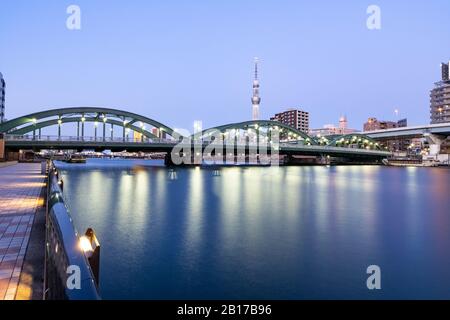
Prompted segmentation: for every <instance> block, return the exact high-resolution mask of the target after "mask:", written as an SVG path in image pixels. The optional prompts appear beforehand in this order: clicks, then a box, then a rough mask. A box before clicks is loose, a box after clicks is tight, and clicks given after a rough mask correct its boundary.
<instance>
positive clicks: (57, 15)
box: [0, 0, 450, 130]
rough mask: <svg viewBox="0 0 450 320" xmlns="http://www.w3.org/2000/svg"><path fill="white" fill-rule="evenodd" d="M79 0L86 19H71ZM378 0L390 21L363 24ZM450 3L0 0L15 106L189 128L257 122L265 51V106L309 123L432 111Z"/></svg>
mask: <svg viewBox="0 0 450 320" xmlns="http://www.w3.org/2000/svg"><path fill="white" fill-rule="evenodd" d="M70 4H77V5H79V6H80V8H81V12H82V17H81V22H82V26H81V27H82V29H81V30H79V31H71V30H68V29H67V28H66V19H67V17H68V14H66V9H67V7H68V6H69V5H70ZM371 4H376V5H378V6H380V8H381V19H382V20H381V27H382V28H381V30H369V29H367V27H366V20H367V17H368V15H367V13H366V10H367V7H368V6H369V5H371ZM449 13H450V1H448V0H434V1H411V0H409V1H407V0H396V1H392V0H389V1H388V0H371V1H364V0H352V1H350V0H347V1H344V0H343V1H335V0H329V1H326V0H315V1H299V0H294V1H283V0H282V1H265V0H259V1H253V0H249V1H247V0H239V1H238V0H226V1H225V0H223V1H213V0H210V1H187V0H186V1H174V0H168V1H167V0H165V1H149V0H145V1H138V0H134V1H112V0H109V1H107V0H72V1H64V0H58V1H50V0H48V1H44V0H33V1H31V0H28V1H23V0H19V1H18V0H0V48H1V49H0V72H2V73H3V75H4V77H5V80H6V82H7V92H6V99H7V100H6V103H7V104H6V106H7V110H6V113H7V117H8V118H9V119H11V118H14V117H16V116H20V115H24V114H27V113H31V112H36V111H40V110H43V109H46V108H55V107H63V106H108V107H114V108H118V109H125V110H130V111H133V112H136V113H140V114H143V115H146V116H149V117H151V118H154V119H156V120H159V121H161V122H163V123H165V124H167V125H168V126H171V127H176V128H186V129H189V130H192V123H193V121H194V120H203V125H204V127H205V128H206V127H211V126H214V125H219V124H223V123H229V122H237V121H244V120H249V119H250V118H251V103H250V97H251V81H252V75H253V70H252V69H253V65H252V63H253V57H255V56H258V57H259V58H260V60H261V66H260V71H261V74H260V79H261V96H262V103H261V117H262V118H268V117H270V116H271V115H272V114H274V113H275V112H278V111H281V110H283V109H285V108H288V107H299V108H301V109H304V110H306V111H309V112H310V114H311V126H312V127H322V126H323V125H324V124H328V123H337V121H338V117H339V116H340V115H341V114H346V115H347V116H348V119H349V123H350V126H352V127H356V128H358V129H361V127H362V123H363V122H364V121H365V120H366V119H367V117H369V116H375V117H378V118H382V119H394V118H395V115H394V110H395V109H396V108H398V109H399V110H400V117H408V119H409V121H410V123H411V124H422V123H428V122H429V115H428V105H429V90H430V89H431V88H432V86H433V83H434V82H435V81H437V80H439V78H440V68H439V64H440V62H441V61H447V60H449V59H450V41H449V35H450V20H449Z"/></svg>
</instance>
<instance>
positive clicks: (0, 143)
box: [0, 133, 6, 162]
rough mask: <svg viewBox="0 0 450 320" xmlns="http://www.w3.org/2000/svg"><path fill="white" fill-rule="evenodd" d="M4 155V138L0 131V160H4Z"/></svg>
mask: <svg viewBox="0 0 450 320" xmlns="http://www.w3.org/2000/svg"><path fill="white" fill-rule="evenodd" d="M5 158H6V155H5V139H4V134H3V133H0V162H3V161H5V160H6V159H5Z"/></svg>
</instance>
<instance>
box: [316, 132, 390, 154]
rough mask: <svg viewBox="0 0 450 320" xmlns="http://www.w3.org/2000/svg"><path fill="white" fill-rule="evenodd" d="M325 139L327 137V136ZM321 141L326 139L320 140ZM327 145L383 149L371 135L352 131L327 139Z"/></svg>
mask: <svg viewBox="0 0 450 320" xmlns="http://www.w3.org/2000/svg"><path fill="white" fill-rule="evenodd" d="M325 139H327V138H326V137H325ZM319 141H324V140H323V139H322V140H319ZM326 145H327V146H330V147H346V148H348V147H355V146H356V147H357V148H358V149H369V150H381V149H382V148H381V145H380V144H379V143H378V142H377V141H375V140H374V139H372V138H370V137H369V136H367V135H365V134H362V133H352V134H346V135H340V136H333V137H332V138H331V139H329V140H327V143H326Z"/></svg>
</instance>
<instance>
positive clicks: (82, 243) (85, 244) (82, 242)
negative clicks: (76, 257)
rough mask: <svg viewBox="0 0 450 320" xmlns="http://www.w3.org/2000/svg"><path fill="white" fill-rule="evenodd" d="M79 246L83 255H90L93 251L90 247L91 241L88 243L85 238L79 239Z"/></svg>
mask: <svg viewBox="0 0 450 320" xmlns="http://www.w3.org/2000/svg"><path fill="white" fill-rule="evenodd" d="M79 246H80V249H81V250H82V251H83V252H84V253H92V252H93V251H94V249H93V248H92V245H91V241H89V239H88V238H87V237H86V236H82V237H80V243H79Z"/></svg>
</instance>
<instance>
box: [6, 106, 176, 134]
mask: <svg viewBox="0 0 450 320" xmlns="http://www.w3.org/2000/svg"><path fill="white" fill-rule="evenodd" d="M86 122H93V123H94V125H95V126H98V125H100V124H101V125H106V124H109V125H111V126H118V127H122V128H123V136H124V137H125V133H126V131H127V130H133V131H135V132H138V133H141V134H142V135H143V136H145V137H147V138H152V139H155V138H159V137H157V136H156V135H155V134H154V133H152V132H151V131H150V129H151V128H156V129H158V132H160V133H162V132H165V133H166V134H168V135H169V136H172V137H173V136H174V130H173V129H172V128H170V127H168V126H166V125H164V124H162V123H160V122H158V121H156V120H153V119H150V118H147V117H144V116H141V115H138V114H135V113H132V112H128V111H122V110H117V109H110V108H100V107H79V108H62V109H53V110H48V111H42V112H37V113H33V114H29V115H26V116H23V117H19V118H16V119H13V120H10V121H7V122H5V123H2V124H0V133H5V134H14V135H26V134H30V133H33V134H35V133H36V132H39V131H40V129H42V128H46V127H50V126H58V135H61V126H62V125H63V124H65V123H77V124H78V127H77V130H78V132H77V133H78V135H80V129H81V136H84V124H85V123H86ZM103 134H105V132H103ZM160 135H161V134H160Z"/></svg>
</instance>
